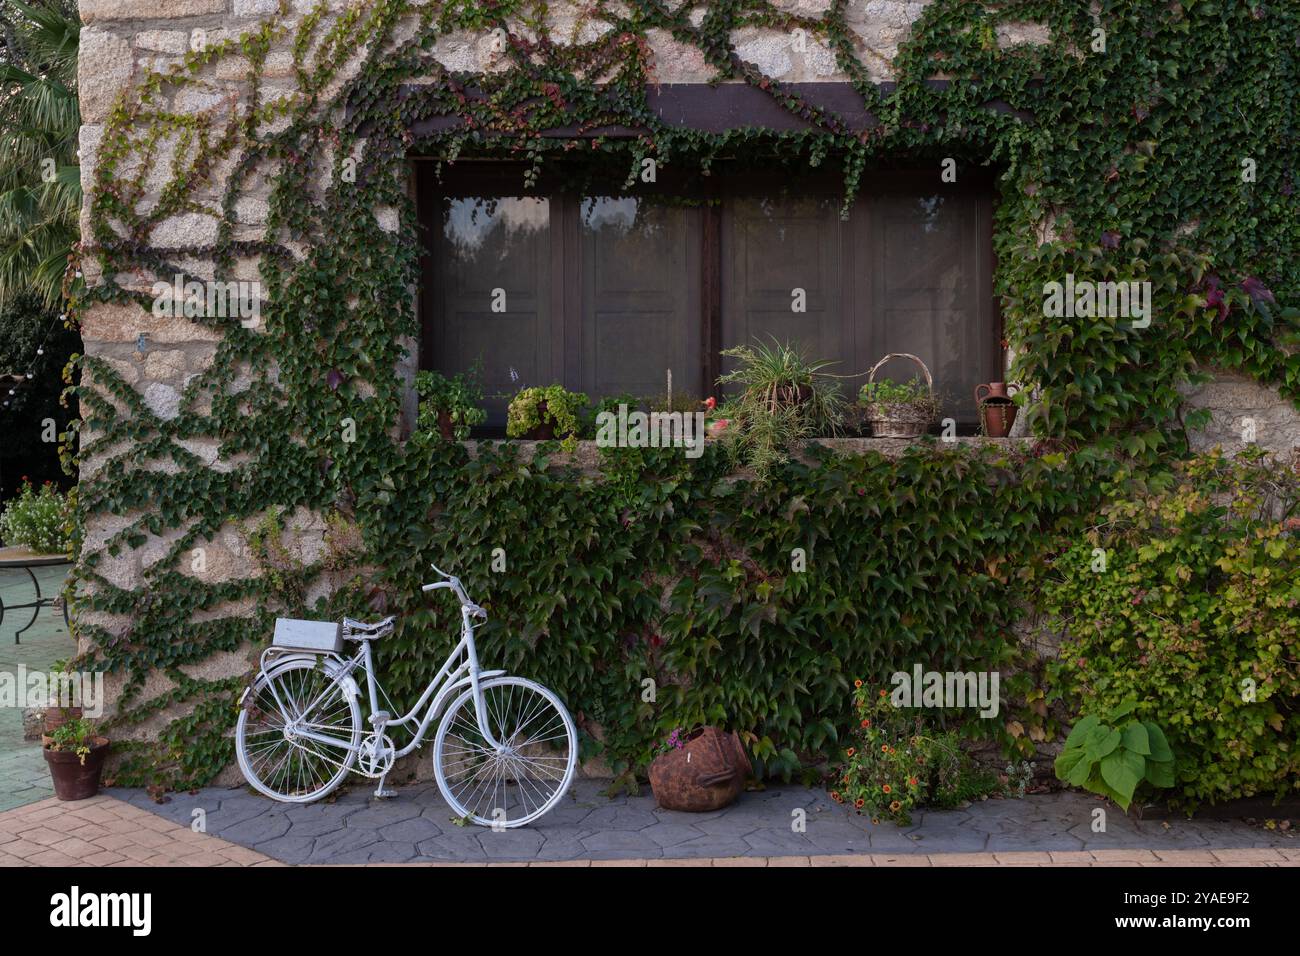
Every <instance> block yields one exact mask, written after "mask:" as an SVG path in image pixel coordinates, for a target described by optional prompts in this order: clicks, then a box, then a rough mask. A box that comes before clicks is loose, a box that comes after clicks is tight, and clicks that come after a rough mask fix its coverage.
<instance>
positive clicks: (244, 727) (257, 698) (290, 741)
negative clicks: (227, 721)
mask: <svg viewBox="0 0 1300 956" xmlns="http://www.w3.org/2000/svg"><path fill="white" fill-rule="evenodd" d="M309 708H310V713H308V712H307V711H308V709H309ZM304 730H306V731H310V732H311V733H313V734H315V735H317V737H306V736H303V734H302V731H304ZM320 737H324V738H328V742H327V741H326V740H321V739H318V738H320ZM360 743H361V708H360V706H359V705H358V704H357V699H356V697H355V695H353V694H351V693H349V691H348V688H347V687H346V686H345V685H344V684H343V683H341V682H340V681H337V680H335V679H334V678H333V677H332V676H330V675H329V674H328V673H326V672H325V671H324V670H323V669H322V668H321V667H320V666H319V664H318V662H317V661H315V660H293V661H285V662H284V663H282V664H279V665H277V666H274V667H272V668H271V670H270V671H268V672H265V673H262V674H259V675H258V677H257V680H256V681H255V682H254V684H253V687H252V689H251V690H250V691H249V693H248V696H247V697H246V698H245V700H244V706H243V707H242V708H241V710H240V712H239V721H238V723H237V724H236V725H235V755H236V756H237V757H238V759H239V769H240V770H241V771H243V774H244V779H245V780H247V781H248V783H249V785H250V786H251V787H252V788H253V789H254V790H256V791H258V792H259V793H261V794H264V795H265V796H268V797H270V798H271V799H272V800H279V801H281V802H283V803H311V802H312V801H313V800H319V799H320V798H321V797H323V796H325V795H326V794H328V793H329V792H330V791H332V790H334V788H335V787H337V786H338V785H339V784H340V783H342V782H343V778H344V777H346V776H347V775H348V771H349V770H350V769H351V768H352V763H353V761H355V760H356V756H357V748H358V747H359V746H360Z"/></svg>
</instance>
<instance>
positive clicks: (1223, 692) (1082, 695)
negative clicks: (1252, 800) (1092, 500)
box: [1044, 456, 1300, 808]
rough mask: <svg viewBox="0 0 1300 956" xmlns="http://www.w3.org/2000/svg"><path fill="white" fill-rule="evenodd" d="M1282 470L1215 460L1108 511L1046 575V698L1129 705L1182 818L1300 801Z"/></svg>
mask: <svg viewBox="0 0 1300 956" xmlns="http://www.w3.org/2000/svg"><path fill="white" fill-rule="evenodd" d="M1297 491H1298V489H1297V481H1296V478H1295V476H1294V475H1289V474H1288V473H1287V472H1286V471H1284V470H1278V469H1269V468H1267V467H1265V466H1263V465H1261V464H1257V463H1254V462H1252V461H1248V460H1242V461H1237V462H1228V461H1225V460H1223V459H1222V458H1220V457H1218V456H1209V457H1207V458H1204V459H1200V460H1196V461H1193V462H1191V463H1190V464H1188V465H1187V466H1186V467H1185V468H1183V469H1181V472H1180V476H1179V479H1178V480H1177V481H1175V482H1173V483H1172V484H1171V486H1170V487H1166V488H1164V489H1153V490H1150V491H1148V492H1146V493H1144V494H1141V495H1138V496H1135V497H1132V498H1129V499H1125V500H1120V501H1118V502H1116V503H1114V504H1112V505H1111V506H1109V507H1108V508H1107V509H1105V511H1104V512H1103V518H1102V522H1101V524H1100V525H1099V526H1098V527H1096V528H1095V529H1094V530H1093V531H1092V532H1090V533H1089V534H1088V535H1087V536H1086V537H1080V538H1079V539H1078V540H1077V541H1075V542H1074V543H1072V544H1071V545H1070V546H1069V547H1068V548H1066V549H1065V550H1064V551H1063V552H1062V553H1061V554H1060V555H1059V556H1058V557H1057V558H1056V560H1055V561H1054V571H1055V573H1054V575H1053V578H1052V580H1051V581H1050V583H1049V584H1048V585H1047V587H1046V588H1045V591H1044V598H1045V605H1044V606H1045V609H1046V610H1047V611H1048V613H1049V614H1050V615H1051V620H1050V621H1049V624H1050V625H1051V626H1053V627H1055V628H1058V629H1060V630H1061V631H1062V632H1063V635H1064V638H1065V640H1064V643H1063V646H1062V648H1061V656H1060V659H1059V661H1058V662H1057V663H1056V664H1055V665H1054V667H1053V668H1052V670H1053V678H1054V681H1055V684H1056V691H1057V692H1058V693H1059V694H1061V695H1064V696H1066V697H1067V698H1069V699H1070V700H1072V701H1074V702H1076V703H1077V704H1078V705H1079V707H1080V709H1081V710H1082V712H1084V713H1101V712H1102V711H1104V710H1106V709H1109V708H1113V707H1115V706H1117V705H1118V704H1120V703H1122V702H1123V701H1124V700H1125V699H1126V698H1128V697H1129V696H1136V698H1137V700H1138V701H1139V703H1138V704H1137V707H1136V710H1135V716H1136V717H1138V718H1139V719H1141V720H1144V721H1145V720H1150V721H1154V722H1155V723H1157V724H1159V725H1160V726H1161V727H1162V728H1164V730H1165V732H1166V733H1167V734H1168V737H1169V742H1170V744H1171V746H1172V748H1173V751H1174V755H1175V757H1176V760H1177V765H1176V771H1175V779H1174V787H1173V790H1172V795H1171V799H1172V802H1174V803H1176V804H1178V805H1181V806H1185V807H1188V808H1191V807H1195V806H1196V805H1197V804H1200V803H1203V802H1211V803H1213V802H1218V801H1223V800H1228V799H1232V798H1235V797H1249V796H1254V795H1272V796H1275V797H1282V796H1285V795H1287V794H1294V793H1295V792H1297V789H1300V753H1298V752H1297V746H1296V742H1297V741H1298V740H1300V706H1298V704H1300V610H1298V609H1300V534H1298V533H1297V532H1298V531H1300V520H1298V519H1297V518H1295V517H1294V516H1293V513H1294V511H1295V508H1296V504H1297V500H1300V494H1298V493H1297Z"/></svg>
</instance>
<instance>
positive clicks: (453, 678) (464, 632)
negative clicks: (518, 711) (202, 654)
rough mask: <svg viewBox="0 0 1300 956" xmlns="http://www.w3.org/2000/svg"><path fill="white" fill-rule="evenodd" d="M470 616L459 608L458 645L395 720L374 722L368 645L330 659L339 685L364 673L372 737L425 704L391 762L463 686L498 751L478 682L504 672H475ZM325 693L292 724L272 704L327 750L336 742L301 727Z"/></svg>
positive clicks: (408, 719)
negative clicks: (409, 737)
mask: <svg viewBox="0 0 1300 956" xmlns="http://www.w3.org/2000/svg"><path fill="white" fill-rule="evenodd" d="M470 613H471V612H470V608H469V607H466V606H464V605H463V604H462V606H461V609H460V617H461V628H460V643H459V644H457V645H456V648H455V649H454V650H453V651H452V652H451V654H449V655H448V657H447V660H446V661H445V662H444V663H443V665H442V669H441V670H439V671H438V673H437V674H436V675H435V676H434V678H433V680H431V681H430V682H429V685H428V686H427V687H426V688H425V689H424V693H423V694H421V695H420V699H419V701H417V702H416V704H415V706H414V707H412V708H411V709H410V711H408V712H407V713H406V714H405V715H404V716H402V717H399V718H396V719H392V718H389V719H386V720H378V721H377V720H376V719H375V715H376V714H379V713H382V711H381V710H380V709H379V689H380V688H379V683H378V681H377V680H376V679H375V667H374V652H373V650H372V649H371V646H370V645H371V642H370V641H368V640H363V641H361V642H360V643H361V647H359V648H358V649H357V652H356V653H355V654H354V655H353V656H352V657H351V658H349V659H344V658H342V657H338V656H336V655H330V656H331V657H332V658H333V659H334V660H335V661H336V662H338V664H340V665H342V667H341V669H339V670H336V671H335V673H334V674H333V675H332V676H333V677H334V679H335V681H342V680H343V679H345V678H347V677H350V676H351V675H352V674H353V673H354V672H355V671H356V670H357V669H358V668H360V669H362V670H364V671H365V674H366V691H367V696H368V697H369V700H370V714H369V722H370V724H371V726H372V727H373V728H374V731H375V733H382V732H383V730H384V728H385V727H388V726H390V725H391V726H397V727H404V726H407V725H409V724H413V723H415V721H416V717H417V715H418V714H419V713H420V710H421V708H424V707H425V705H426V704H427V705H428V708H427V709H426V710H425V712H424V717H423V719H421V720H420V721H419V723H418V725H417V726H416V728H415V730H414V736H413V738H412V740H411V742H410V744H408V745H407V746H405V747H403V748H402V749H401V750H399V751H397V752H396V754H395V756H394V759H396V758H397V757H405V756H406V755H407V754H409V753H411V752H412V751H414V750H415V749H416V748H417V747H419V746H420V745H421V744H422V743H423V742H424V735H425V733H426V732H427V731H428V729H429V726H430V725H431V724H432V723H433V722H434V720H436V719H437V718H438V715H439V714H441V713H442V708H443V706H444V705H445V704H446V702H447V700H448V698H449V697H451V695H452V693H453V692H455V691H457V690H460V689H462V688H463V687H464V686H465V685H466V684H468V685H469V687H470V689H471V690H472V692H473V695H474V715H475V718H476V720H477V722H478V730H479V733H481V734H482V735H483V740H484V741H485V742H486V744H487V745H488V746H489V747H491V748H493V749H500V748H501V747H502V744H501V743H500V741H498V740H497V739H496V738H495V737H494V736H493V735H492V732H491V731H490V730H489V729H488V726H487V719H486V713H487V710H486V708H485V707H484V704H483V689H482V684H481V681H482V678H484V677H497V676H499V675H501V674H504V673H505V671H484V670H481V669H480V668H479V662H478V649H477V648H476V647H475V646H474V625H472V624H470ZM462 655H463V656H464V660H463V661H460V663H459V664H457V661H458V660H459V659H460V658H461V656H462ZM263 670H265V666H264V667H263ZM271 686H272V693H273V694H274V693H275V691H274V685H271ZM327 693H328V689H326V690H322V691H321V693H320V694H319V695H318V696H317V697H316V699H315V700H313V701H312V702H311V703H310V704H309V705H307V707H305V708H303V711H302V713H301V714H299V715H298V719H297V720H296V721H291V720H290V719H289V715H288V713H287V711H286V709H285V707H284V704H283V702H282V701H280V700H279V695H278V694H277V695H276V703H277V704H279V706H280V710H281V714H282V715H283V716H284V717H285V720H286V722H288V723H292V724H297V725H298V727H297V730H296V733H297V734H298V735H299V736H301V737H306V738H308V739H310V740H315V741H319V742H320V743H323V744H327V745H329V746H331V747H337V746H339V740H338V738H336V737H329V736H326V735H324V734H318V733H315V732H314V731H312V730H310V729H307V728H304V727H302V726H301V722H302V721H305V720H306V718H307V716H308V715H309V714H310V713H311V712H312V711H313V710H315V708H316V707H318V706H319V705H320V703H321V701H323V700H324V699H325V696H326V694H327Z"/></svg>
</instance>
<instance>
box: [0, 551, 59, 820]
mask: <svg viewBox="0 0 1300 956" xmlns="http://www.w3.org/2000/svg"><path fill="white" fill-rule="evenodd" d="M33 570H34V571H35V573H36V576H37V577H38V578H39V579H40V582H41V594H42V595H44V596H48V595H52V594H57V593H58V592H59V588H61V587H62V586H63V579H64V577H65V576H66V574H67V572H68V569H67V568H66V567H49V568H34V569H33ZM0 595H3V597H4V602H5V604H6V605H8V604H10V603H15V604H25V603H27V602H29V601H32V600H34V599H35V597H36V592H35V591H34V590H33V589H32V582H31V579H30V578H28V577H27V573H26V572H25V571H12V570H6V571H0ZM31 616H32V612H31V610H25V611H6V613H5V617H4V621H3V622H2V623H0V672H5V673H9V674H16V673H17V669H18V665H19V664H23V665H25V666H26V667H27V670H28V671H38V670H39V671H49V670H50V665H51V664H53V663H54V662H55V661H56V660H67V659H68V658H70V657H72V656H73V655H74V654H76V646H75V644H74V643H73V640H72V635H70V634H69V633H68V629H67V628H66V627H65V626H64V624H63V612H62V611H60V610H58V609H56V608H42V609H41V612H40V614H39V615H38V616H37V618H36V623H35V624H33V625H32V626H31V627H30V628H29V629H28V630H26V631H24V632H23V634H22V638H21V639H22V643H21V644H15V643H14V631H16V630H17V629H18V628H20V627H23V626H24V625H26V624H27V622H28V621H30V620H31ZM53 793H54V787H53V786H52V785H51V783H50V772H49V770H48V769H46V766H45V758H44V756H43V755H42V754H41V744H40V741H38V740H23V713H22V708H19V707H0V810H9V809H11V808H13V807H21V806H23V805H24V804H28V803H32V802H33V801H36V800H43V799H45V798H46V797H48V796H50V795H51V794H53Z"/></svg>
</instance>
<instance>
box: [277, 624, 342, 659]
mask: <svg viewBox="0 0 1300 956" xmlns="http://www.w3.org/2000/svg"><path fill="white" fill-rule="evenodd" d="M271 645H272V646H273V647H282V648H284V649H285V650H291V651H309V652H311V653H312V654H339V653H342V651H343V625H342V623H340V622H339V621H295V620H293V619H292V618H287V617H278V618H276V619H275V638H274V639H273V640H272V641H271Z"/></svg>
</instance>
